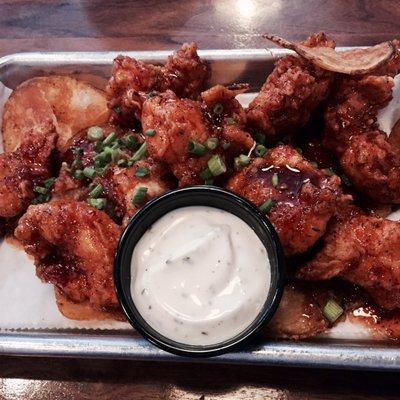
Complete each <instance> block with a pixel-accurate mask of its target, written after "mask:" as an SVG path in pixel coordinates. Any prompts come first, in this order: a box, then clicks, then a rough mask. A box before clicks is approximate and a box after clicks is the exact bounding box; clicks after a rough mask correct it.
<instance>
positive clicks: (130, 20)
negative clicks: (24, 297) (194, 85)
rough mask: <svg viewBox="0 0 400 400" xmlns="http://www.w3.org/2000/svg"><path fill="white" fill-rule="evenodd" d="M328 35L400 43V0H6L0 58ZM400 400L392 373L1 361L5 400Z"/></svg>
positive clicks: (1, 4)
mask: <svg viewBox="0 0 400 400" xmlns="http://www.w3.org/2000/svg"><path fill="white" fill-rule="evenodd" d="M320 30H324V31H326V32H327V33H329V34H332V35H333V36H334V38H335V39H336V40H337V42H338V44H339V45H368V44H373V43H377V42H379V41H383V40H387V39H392V38H394V37H396V36H400V2H399V1H398V0H382V1H379V0H369V1H366V0H365V1H363V0H264V1H262V0H259V1H258V0H232V1H228V0H222V1H214V2H213V1H194V0H185V1H173V0H170V1H153V0H140V1H131V2H127V1H126V2H124V1H110V0H108V1H90V0H81V1H78V0H70V1H65V0H37V1H26V0H8V1H5V0H0V55H4V54H9V53H14V52H20V51H38V50H39V51H48V50H55V51H60V50H139V49H170V48H176V47H178V46H179V45H180V44H181V43H182V42H185V41H192V40H196V41H197V42H198V44H199V46H200V48H246V47H263V46H264V44H265V43H264V41H263V39H262V38H261V37H260V34H262V33H264V32H274V33H276V34H279V35H283V36H285V37H287V38H290V39H300V38H304V37H305V36H306V35H308V34H309V33H310V32H314V31H320ZM92 398H96V399H98V400H103V399H120V398H121V399H122V398H132V399H136V398H137V399H142V398H143V399H179V398H180V399H231V398H238V399H326V400H328V399H397V398H400V380H399V379H398V377H397V375H395V374H392V373H384V372H368V373H365V372H364V373H361V372H348V371H343V370H340V371H324V370H307V369H285V368H267V367H250V366H207V365H198V364H191V365H189V364H175V365H167V364H162V363H160V364H156V363H137V362H127V361H123V362H121V361H100V360H97V361H93V360H74V359H69V360H60V359H28V358H9V357H2V358H0V399H40V400H45V399H52V400H58V399H92Z"/></svg>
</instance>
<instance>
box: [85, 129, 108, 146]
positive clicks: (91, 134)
mask: <svg viewBox="0 0 400 400" xmlns="http://www.w3.org/2000/svg"><path fill="white" fill-rule="evenodd" d="M87 137H88V139H89V140H90V141H92V142H97V141H98V140H101V139H103V137H104V131H103V129H102V128H100V127H99V126H91V127H90V128H89V129H88V130H87Z"/></svg>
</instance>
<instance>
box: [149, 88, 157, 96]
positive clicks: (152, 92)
mask: <svg viewBox="0 0 400 400" xmlns="http://www.w3.org/2000/svg"><path fill="white" fill-rule="evenodd" d="M154 96H157V92H156V91H155V90H151V91H150V92H149V93H147V97H148V98H151V97H154Z"/></svg>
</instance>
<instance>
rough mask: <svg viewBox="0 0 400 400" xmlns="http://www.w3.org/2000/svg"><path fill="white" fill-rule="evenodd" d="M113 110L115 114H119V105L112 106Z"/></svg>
mask: <svg viewBox="0 0 400 400" xmlns="http://www.w3.org/2000/svg"><path fill="white" fill-rule="evenodd" d="M113 111H114V112H115V113H116V114H121V107H114V108H113Z"/></svg>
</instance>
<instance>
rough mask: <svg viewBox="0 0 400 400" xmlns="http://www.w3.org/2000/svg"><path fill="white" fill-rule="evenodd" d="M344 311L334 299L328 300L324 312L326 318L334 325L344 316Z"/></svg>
mask: <svg viewBox="0 0 400 400" xmlns="http://www.w3.org/2000/svg"><path fill="white" fill-rule="evenodd" d="M343 312H344V310H343V308H342V307H340V305H339V304H338V303H337V302H336V301H335V300H333V299H330V300H328V302H327V303H326V304H325V307H324V308H323V310H322V313H323V314H324V317H325V318H326V319H327V320H328V321H329V322H330V323H331V324H333V323H334V322H335V321H336V320H337V319H338V318H339V317H340V316H341V315H342V314H343Z"/></svg>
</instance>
